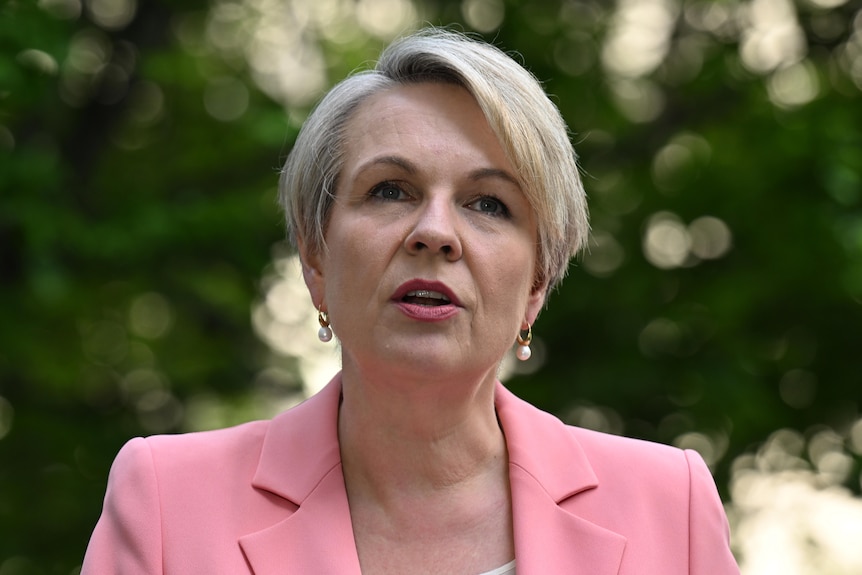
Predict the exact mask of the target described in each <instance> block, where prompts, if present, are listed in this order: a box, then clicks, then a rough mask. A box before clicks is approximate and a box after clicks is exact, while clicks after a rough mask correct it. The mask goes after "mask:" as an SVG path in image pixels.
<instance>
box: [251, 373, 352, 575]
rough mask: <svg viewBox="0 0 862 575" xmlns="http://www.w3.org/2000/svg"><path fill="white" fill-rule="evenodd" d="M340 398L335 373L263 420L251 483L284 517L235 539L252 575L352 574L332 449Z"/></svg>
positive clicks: (337, 458)
mask: <svg viewBox="0 0 862 575" xmlns="http://www.w3.org/2000/svg"><path fill="white" fill-rule="evenodd" d="M340 398H341V377H340V375H337V376H336V377H335V378H333V380H332V381H331V382H330V383H329V384H328V385H327V386H326V387H325V388H324V389H323V390H321V391H320V392H318V393H317V394H315V395H314V396H312V397H311V398H309V399H308V400H307V401H305V402H304V403H302V404H301V405H298V406H297V407H295V408H293V409H291V410H290V412H289V413H286V414H282V415H279V416H278V417H276V418H275V419H273V420H272V423H271V424H270V429H269V431H268V432H267V434H266V437H265V438H264V441H263V448H262V450H261V455H260V462H259V464H258V468H257V471H256V473H255V475H254V478H253V479H252V485H253V486H254V487H255V488H256V489H261V490H264V491H267V492H269V493H271V494H273V495H275V496H277V497H280V498H282V499H283V500H286V501H283V502H281V503H282V504H284V503H287V504H286V505H284V507H285V516H286V517H285V519H283V520H282V521H280V522H278V523H276V524H274V525H272V526H268V527H266V528H265V529H262V530H260V531H257V532H254V533H250V534H248V535H245V536H243V537H241V538H240V540H239V544H240V546H241V547H242V550H243V552H244V553H245V557H246V560H247V561H248V563H249V566H250V567H251V570H252V572H253V573H254V574H255V575H275V574H279V575H284V574H303V575H304V574H306V573H339V574H341V573H344V574H346V575H359V573H360V570H359V558H358V555H357V553H356V543H355V541H354V538H353V527H352V524H351V520H350V508H349V506H348V503H347V491H346V490H345V487H344V475H343V473H342V471H341V455H340V453H339V448H338V435H337V434H338V431H337V427H338V425H337V421H338V404H339V401H340ZM288 502H289V503H288ZM291 504H292V505H291ZM294 507H298V508H297V509H296V510H295V511H294V512H293V513H291V512H290V511H291V509H293V508H294Z"/></svg>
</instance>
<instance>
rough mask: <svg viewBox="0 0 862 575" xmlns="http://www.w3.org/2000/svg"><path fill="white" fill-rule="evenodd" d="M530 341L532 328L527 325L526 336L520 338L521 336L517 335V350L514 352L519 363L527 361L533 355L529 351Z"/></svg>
mask: <svg viewBox="0 0 862 575" xmlns="http://www.w3.org/2000/svg"><path fill="white" fill-rule="evenodd" d="M531 341H533V328H532V327H531V326H530V325H529V324H527V335H526V336H525V337H521V334H520V333H518V350H517V351H516V352H515V356H516V357H517V358H518V359H520V360H521V361H527V360H528V359H530V356H531V355H533V352H532V351H531V350H530V342H531Z"/></svg>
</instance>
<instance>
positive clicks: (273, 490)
mask: <svg viewBox="0 0 862 575" xmlns="http://www.w3.org/2000/svg"><path fill="white" fill-rule="evenodd" d="M340 393H341V378H340V376H336V377H335V378H334V379H333V380H332V382H331V383H330V384H329V385H328V386H327V387H326V388H325V389H323V390H322V391H321V392H319V393H318V394H317V395H315V396H314V397H312V398H310V399H309V400H307V401H306V402H304V403H303V404H301V405H299V406H297V407H295V408H293V409H291V410H288V411H286V412H284V413H282V414H281V415H279V416H277V417H276V418H274V419H273V420H271V421H256V422H252V423H247V424H244V425H240V426H238V427H234V428H230V429H223V430H218V431H208V432H202V433H190V434H184V435H173V436H154V437H149V438H146V439H142V438H136V439H133V440H131V441H129V443H127V444H126V446H125V447H123V449H122V450H121V451H120V453H119V455H117V459H116V461H115V462H114V465H113V467H112V468H111V473H110V477H109V480H108V489H107V494H106V496H105V506H104V509H103V511H102V516H101V518H100V519H99V522H98V524H97V525H96V529H95V531H94V532H93V535H92V538H91V540H90V545H89V547H88V549H87V553H86V556H85V558H84V565H83V570H82V575H109V574H123V575H136V574H172V575H189V574H196V573H201V574H207V575H217V574H222V573H224V574H231V575H236V574H242V573H253V574H255V575H276V574H301V575H317V574H329V573H335V574H346V575H359V573H360V570H359V561H358V558H357V553H356V546H355V544H354V540H353V532H352V528H351V523H350V510H349V509H348V504H347V495H346V493H345V488H344V481H343V477H342V472H341V460H340V455H339V449H338V438H337V435H336V419H337V413H338V402H339V397H340ZM496 404H497V413H498V416H499V419H500V422H501V425H502V427H503V431H504V433H505V435H506V442H507V445H508V449H509V470H510V471H509V474H510V480H511V488H512V506H513V518H514V539H515V555H516V559H517V571H518V574H519V575H534V574H540V575H554V574H560V575H562V574H567V575H574V574H580V575H635V574H637V575H652V574H656V575H659V574H660V575H682V574H692V575H725V574H731V573H734V574H738V573H739V570H738V568H737V566H736V563H735V562H734V559H733V556H732V555H731V553H730V548H729V545H728V527H727V521H726V518H725V515H724V512H723V510H722V506H721V502H720V501H719V499H718V495H717V493H716V489H715V485H714V483H713V480H712V477H711V475H710V473H709V470H708V469H707V467H706V465H705V464H704V463H703V461H702V460H701V458H700V457H699V456H698V455H697V454H696V453H694V452H691V451H681V450H678V449H675V448H672V447H668V446H664V445H659V444H654V443H647V442H643V441H637V440H633V439H626V438H622V437H616V436H612V435H606V434H601V433H596V432H592V431H587V430H584V429H579V428H574V427H569V426H566V425H564V424H563V423H562V422H560V421H559V420H558V419H556V418H555V417H553V416H551V415H549V414H547V413H545V412H543V411H540V410H538V409H536V408H534V407H533V406H531V405H529V404H527V403H525V402H524V401H522V400H520V399H518V398H517V397H515V396H514V395H513V394H512V393H511V392H509V391H508V390H507V389H506V388H505V387H503V386H502V385H500V384H498V385H497V390H496Z"/></svg>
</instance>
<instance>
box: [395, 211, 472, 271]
mask: <svg viewBox="0 0 862 575" xmlns="http://www.w3.org/2000/svg"><path fill="white" fill-rule="evenodd" d="M455 210H456V208H455V207H454V206H453V205H451V204H450V203H449V202H447V201H445V199H443V198H435V199H431V200H427V201H426V202H423V205H422V206H420V207H419V208H418V210H417V212H416V213H415V218H416V219H415V221H414V222H413V227H412V228H411V229H410V232H409V233H408V234H407V237H406V238H405V240H404V247H405V248H406V249H407V252H408V253H410V254H412V255H419V254H421V253H423V252H426V253H429V254H432V255H435V254H441V255H443V256H445V257H446V259H447V260H448V261H457V260H459V259H461V253H462V246H461V238H460V234H459V233H458V226H457V218H458V215H457V213H455Z"/></svg>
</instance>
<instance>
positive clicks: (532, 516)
mask: <svg viewBox="0 0 862 575" xmlns="http://www.w3.org/2000/svg"><path fill="white" fill-rule="evenodd" d="M496 404H497V414H498V417H499V419H500V423H501V426H502V428H503V432H504V433H505V435H506V444H507V446H508V450H509V480H510V482H511V490H512V515H513V523H514V526H515V557H516V560H517V570H518V573H523V574H525V575H533V574H534V573H541V574H543V575H563V574H565V575H581V574H582V575H615V574H616V573H618V572H619V568H620V563H621V562H622V556H623V551H624V549H625V546H626V538H625V537H623V536H622V535H620V534H618V533H614V532H612V531H610V530H608V529H605V528H603V527H601V526H598V525H595V524H594V523H591V522H589V521H587V520H585V519H583V518H581V517H578V516H577V515H575V514H573V513H571V512H570V511H568V510H567V509H565V508H564V506H563V504H564V503H565V502H566V501H568V500H570V498H576V497H577V496H578V494H579V493H583V492H585V491H587V490H591V489H595V488H596V487H598V484H599V482H598V479H597V478H596V476H595V473H594V472H593V469H592V466H591V465H590V463H589V460H588V459H587V457H586V454H585V453H584V451H583V448H582V447H581V446H580V444H579V443H578V442H577V440H576V439H575V438H574V437H573V436H572V434H571V433H569V432H568V431H567V430H566V428H565V426H564V425H563V423H562V422H560V421H559V420H558V419H557V418H555V417H553V416H552V415H549V414H547V413H544V412H542V411H540V410H538V409H536V408H535V407H533V406H531V405H529V404H527V403H526V402H524V401H522V400H520V399H518V398H517V397H515V396H514V395H513V394H512V393H511V392H510V391H508V390H507V389H506V388H504V387H503V386H502V385H501V384H498V386H497V392H496Z"/></svg>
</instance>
